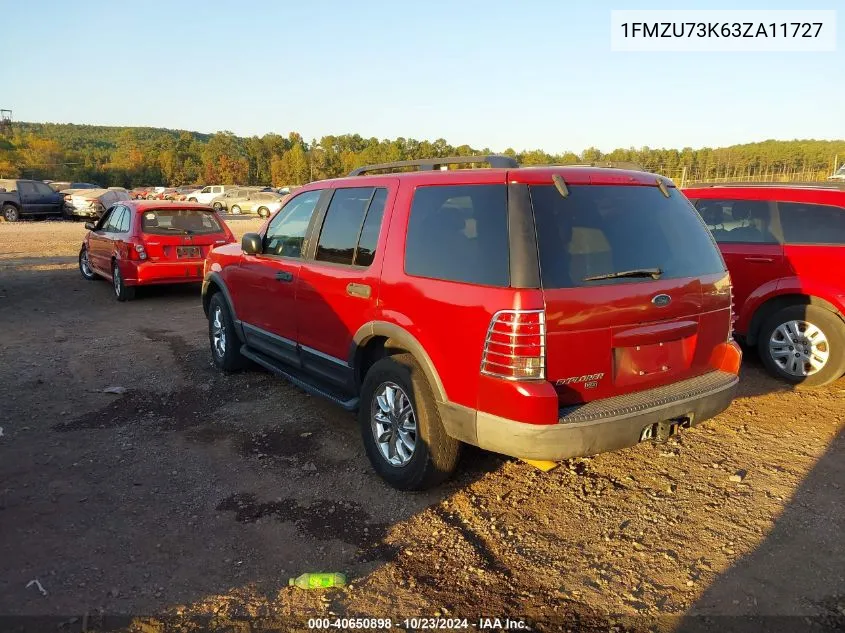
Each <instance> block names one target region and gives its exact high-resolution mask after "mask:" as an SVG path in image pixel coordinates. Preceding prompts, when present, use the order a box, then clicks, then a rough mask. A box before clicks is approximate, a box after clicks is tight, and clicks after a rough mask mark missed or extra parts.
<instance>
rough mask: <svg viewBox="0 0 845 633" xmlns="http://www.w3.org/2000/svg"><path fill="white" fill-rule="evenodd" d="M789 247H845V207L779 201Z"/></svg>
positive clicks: (785, 240) (784, 233) (781, 221)
mask: <svg viewBox="0 0 845 633" xmlns="http://www.w3.org/2000/svg"><path fill="white" fill-rule="evenodd" d="M778 210H779V211H780V223H781V226H782V227H783V238H784V242H785V243H786V244H835V245H838V246H841V245H845V208H843V207H836V206H832V205H822V204H808V203H804V202H778Z"/></svg>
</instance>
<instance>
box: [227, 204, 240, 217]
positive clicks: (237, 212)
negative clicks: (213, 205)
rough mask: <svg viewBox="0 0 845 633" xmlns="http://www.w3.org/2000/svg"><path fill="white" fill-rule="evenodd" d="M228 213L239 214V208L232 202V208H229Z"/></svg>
mask: <svg viewBox="0 0 845 633" xmlns="http://www.w3.org/2000/svg"><path fill="white" fill-rule="evenodd" d="M229 213H231V214H232V215H240V214H241V208H240V207H239V206H238V205H236V204H233V205H232V208H231V209H229Z"/></svg>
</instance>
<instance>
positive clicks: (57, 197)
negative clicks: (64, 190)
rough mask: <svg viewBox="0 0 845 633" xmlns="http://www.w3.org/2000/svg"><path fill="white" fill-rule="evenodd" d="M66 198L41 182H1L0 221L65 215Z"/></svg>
mask: <svg viewBox="0 0 845 633" xmlns="http://www.w3.org/2000/svg"><path fill="white" fill-rule="evenodd" d="M64 203H65V197H64V196H63V195H62V194H60V193H58V192H57V191H53V190H52V189H51V188H50V187H49V186H48V185H47V184H46V183H43V182H41V181H40V180H0V221H6V222H17V221H18V220H20V219H21V218H22V217H24V216H32V215H41V216H44V215H63V213H64Z"/></svg>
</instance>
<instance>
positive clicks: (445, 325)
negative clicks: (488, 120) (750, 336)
mask: <svg viewBox="0 0 845 633" xmlns="http://www.w3.org/2000/svg"><path fill="white" fill-rule="evenodd" d="M437 162H443V163H444V164H445V163H447V162H450V161H449V159H440V161H437ZM430 163H431V161H428V162H426V163H424V164H425V166H428V167H431V166H433V165H432V164H430ZM388 167H392V166H388ZM362 171H363V170H362ZM367 188H370V189H371V190H372V191H371V192H369V193H368V189H367ZM355 191H360V193H357V194H356V193H354V192H355ZM379 191H383V194H379V193H378V192H379ZM350 192H353V193H350ZM309 195H310V196H312V198H313V199H314V202H313V204H312V206H314V209H315V211H314V213H313V214H312V215H308V214H306V213H303V211H302V209H303V208H304V207H303V204H304V203H305V202H307V196H309ZM297 200H301V201H303V203H302V204H300V203H298V202H297ZM359 200H360V201H363V202H361V205H362V209H363V215H357V213H358V212H357V211H355V210H354V209H355V205H357V204H358V202H355V201H359ZM376 200H380V201H381V202H380V206H379V208H378V215H377V218H378V219H377V220H376V221H372V222H371V218H372V217H373V216H372V206H373V204H374V202H375V201H376ZM336 201H338V204H337V205H335V202H336ZM351 201H352V202H355V204H352V203H351ZM368 205H369V206H368ZM368 208H369V210H367V209H368ZM333 213H334V214H333ZM286 214H289V215H290V217H291V218H292V220H291V221H290V222H289V223H288V220H287V219H286V218H287V215H286ZM353 214H354V218H355V220H354V221H347V222H346V223H347V224H348V225H349V229H348V232H349V235H350V237H349V238H348V239H346V238H343V237H342V236H341V229H339V228H338V227H339V226H340V223H339V222H338V221H336V220H334V218H339V217H347V218H351V217H353ZM306 216H308V217H306ZM286 223H288V224H289V225H290V226H291V227H292V226H293V225H294V224H296V226H298V227H305V226H307V229H305V228H301V229H299V228H297V229H296V230H297V231H300V230H301V233H302V238H296V239H298V240H299V241H298V242H297V246H296V248H294V249H291V250H289V251H286V249H287V248H288V247H287V246H279V245H278V244H277V243H276V242H277V240H276V238H275V237H274V236H276V235H282V236H283V239H284V241H285V243H288V244H289V243H290V240H291V234H292V233H293V232H294V229H293V228H289V229H288V228H284V227H285V225H286ZM365 236H366V241H367V246H366V248H365V249H364V250H363V251H362V244H363V243H364V241H365ZM356 240H357V242H356ZM324 245H325V248H324ZM285 252H288V253H289V255H288V256H286V255H285ZM321 252H326V253H331V256H330V257H323V259H322V260H321V255H320V253H321ZM347 252H348V253H349V255H348V260H343V258H344V257H346V255H343V254H344V253H347ZM361 252H364V253H366V265H365V266H357V265H356V262H358V261H359V254H360V253H361ZM262 258H266V261H265V262H264V263H262V264H260V266H262V268H261V270H270V269H272V270H274V271H278V272H275V273H274V274H275V279H277V280H281V281H283V282H284V283H283V285H284V284H287V283H292V284H294V285H293V286H292V292H291V293H288V294H286V299H285V300H286V301H287V302H288V303H287V304H286V305H287V308H286V309H285V310H284V311H275V314H276V315H277V316H276V317H275V318H276V321H277V322H276V323H272V324H268V323H266V314H267V313H268V307H267V306H266V305H264V306H262V308H263V310H264V315H265V316H264V318H265V325H261V326H257V325H256V323H254V322H252V321H255V322H257V321H258V320H259V319H260V318H262V316H261V315H259V314H257V313H256V314H255V315H252V314H250V308H249V305H250V299H249V297H246V296H245V294H247V293H248V292H249V287H250V282H249V280H248V279H247V277H246V275H247V270H246V268H245V266H246V267H248V268H250V269H252V267H253V266H256V265H259V262H260V260H261V259H262ZM293 258H295V259H296V260H297V261H296V266H295V268H291V267H289V266H288V264H289V263H292V259H293ZM344 261H345V262H348V264H349V265H346V263H344V265H340V264H341V262H344ZM282 266H284V267H285V268H284V270H279V267H282ZM265 267H266V268H265ZM207 269H208V270H209V275H208V277H207V279H206V285H205V287H204V305H205V306H206V309H207V312H208V315H209V323H210V326H209V327H210V329H209V335H210V342H211V345H212V355H213V357H214V359H215V362H216V363H217V364H218V365H220V366H221V367H222V368H224V369H228V368H234V366H235V365H236V363H235V360H236V358H235V357H234V356H233V355H234V354H240V355H242V356H246V357H247V358H251V359H252V360H255V361H257V362H259V364H262V365H264V366H265V367H269V368H271V369H274V370H277V371H279V373H282V374H284V375H285V376H287V377H289V378H292V379H293V380H294V382H296V383H297V384H299V385H300V386H302V387H303V388H306V389H309V390H312V391H315V392H322V393H323V394H324V395H329V396H330V397H333V399H334V400H335V401H336V402H338V403H340V404H342V405H344V406H347V408H350V409H353V408H354V409H357V410H358V415H359V423H360V426H361V433H362V438H363V440H364V445H365V447H366V449H367V453H368V455H369V457H370V459H371V461H372V463H373V465H374V467H375V468H376V470H377V471H378V472H379V474H381V475H382V476H383V477H384V478H385V479H386V480H387V481H388V482H390V483H391V484H392V485H394V486H396V487H399V488H403V489H420V488H425V487H428V486H431V485H433V484H435V483H437V482H439V481H441V480H442V479H444V478H445V477H446V476H448V475H449V474H450V473H451V472H452V470H454V468H455V466H456V464H457V459H458V455H459V452H460V451H459V449H460V445H461V443H469V444H474V445H477V446H480V447H482V448H485V449H489V450H493V451H496V452H500V453H503V454H507V455H512V456H516V457H521V458H528V459H542V460H560V459H565V458H568V457H574V456H581V455H590V454H595V453H598V452H601V451H606V450H613V449H618V448H622V447H626V446H631V445H634V444H636V443H637V442H640V441H643V440H649V439H656V438H665V437H668V436H669V435H671V434H672V433H674V432H677V431H679V430H680V429H682V428H687V427H689V426H693V425H695V424H698V423H699V422H701V421H703V420H705V419H707V418H709V417H712V416H714V415H716V414H718V413H719V412H721V411H722V410H724V409H725V408H726V407H727V406H728V405H729V404H730V401H731V398H732V395H733V392H734V388H735V386H736V383H737V381H738V377H737V374H738V371H739V363H740V352H739V349H738V347H737V346H736V344H735V343H733V341H732V340H731V336H730V334H731V320H732V315H731V286H730V278H729V276H728V274H727V271H726V268H725V264H724V261H723V260H722V257H721V256H720V254H719V251H718V249H717V248H716V245H715V243H714V242H713V240H712V237H711V236H710V234H709V233H708V232H707V229H706V227H705V226H704V224H703V223H702V221H701V219H700V217H699V216H698V214H697V213H696V212H695V210H694V209H693V208H692V206H691V205H690V204H689V202H688V201H687V199H686V198H685V197H684V196H683V195H682V194H681V193H680V192H679V191H678V190H677V189H676V188H675V187H674V185H672V183H671V182H670V181H668V180H665V179H663V178H661V177H658V176H655V175H653V174H646V173H642V172H629V171H620V170H612V169H601V168H576V167H572V168H565V167H554V168H516V166H514V165H511V166H505V167H502V168H494V169H477V170H449V171H422V172H415V173H398V174H397V173H393V174H390V175H389V176H385V175H381V176H357V175H356V176H355V177H352V178H346V179H340V180H335V181H328V182H323V183H312V184H310V185H307V186H306V187H304V188H302V189H301V190H299V191H298V192H297V193H296V195H294V196H292V197H291V198H290V199H289V200H288V201H287V203H286V205H285V207H283V208H282V210H281V211H280V212H279V213H278V214H277V215H276V216H274V218H272V219H271V220H270V221H269V222H268V224H267V225H266V226H265V228H264V229H263V231H262V233H261V234H258V235H247V236H245V237H244V242H243V245H242V249H241V252H240V253H238V252H236V251H235V250H234V249H233V248H232V247H225V248H224V249H219V253H218V251H214V252H213V253H212V254H211V256H210V258H209V262H208V264H207ZM256 274H258V273H256ZM336 282H337V283H336ZM340 288H345V292H344V291H342V290H340ZM256 305H257V304H256ZM270 312H274V311H273V310H270ZM292 314H293V315H300V316H302V317H303V318H301V319H300V318H298V317H294V316H291V315H292ZM329 317H331V318H329ZM297 319H298V320H297ZM294 320H297V322H296V323H293V321H294ZM317 326H319V329H320V330H321V332H322V334H321V335H320V336H317V335H316V332H312V330H313V329H314V328H315V327H317ZM269 330H273V331H275V332H276V334H273V333H272V332H271V331H269ZM280 332H281V333H282V336H281V337H280V336H279V335H278V333H280ZM221 336H222V337H223V338H224V339H225V341H226V343H225V350H223V351H221V348H220V341H221ZM232 339H235V341H236V346H237V348H236V351H235V352H232V346H231V345H230V343H229V342H230V341H232ZM280 339H281V340H280ZM250 341H253V342H252V343H251V342H250ZM342 349H348V350H349V351H348V354H343V355H341V352H339V350H342ZM226 350H228V351H226ZM320 364H321V365H322V368H321V369H320V368H319V365H320ZM309 367H310V368H311V369H310V370H309ZM332 374H333V375H334V379H332Z"/></svg>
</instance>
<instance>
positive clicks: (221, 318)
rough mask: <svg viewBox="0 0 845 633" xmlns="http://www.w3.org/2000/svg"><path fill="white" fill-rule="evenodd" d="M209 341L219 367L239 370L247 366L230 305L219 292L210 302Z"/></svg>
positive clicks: (212, 356) (214, 359)
mask: <svg viewBox="0 0 845 633" xmlns="http://www.w3.org/2000/svg"><path fill="white" fill-rule="evenodd" d="M208 342H209V344H210V345H211V358H212V360H213V361H214V364H215V365H216V366H217V367H218V369H222V370H223V371H238V370H239V369H243V368H244V367H246V364H247V361H246V359H245V358H244V357H243V356H241V352H240V341H239V339H238V335H237V333H236V332H235V325H234V323H233V322H232V315H231V314H229V306H228V305H227V304H226V301H225V299H224V298H223V296H222V295H221V294H220V293H219V292H217V293H215V294H214V295H212V297H211V301H209V303H208Z"/></svg>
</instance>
